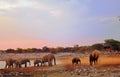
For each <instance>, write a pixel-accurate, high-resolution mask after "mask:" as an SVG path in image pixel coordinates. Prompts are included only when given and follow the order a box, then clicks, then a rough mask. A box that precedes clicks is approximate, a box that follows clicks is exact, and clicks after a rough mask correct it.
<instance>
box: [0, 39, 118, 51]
mask: <svg viewBox="0 0 120 77" xmlns="http://www.w3.org/2000/svg"><path fill="white" fill-rule="evenodd" d="M95 49H97V50H101V51H103V50H105V49H110V50H112V51H120V41H118V40H114V39H107V40H105V42H104V43H96V44H93V45H91V46H79V45H74V46H73V47H56V48H49V47H47V46H44V47H43V48H41V49H38V48H27V49H22V48H17V49H7V50H0V52H3V53H4V52H6V53H39V52H52V53H58V52H80V53H88V52H91V51H93V50H95Z"/></svg>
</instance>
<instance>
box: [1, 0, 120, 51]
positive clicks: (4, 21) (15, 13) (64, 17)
mask: <svg viewBox="0 0 120 77" xmlns="http://www.w3.org/2000/svg"><path fill="white" fill-rule="evenodd" d="M119 19H120V0H0V50H1V49H8V48H13V49H16V48H42V47H44V46H47V47H59V46H62V47H69V46H70V47H71V46H74V45H79V46H84V45H92V44H95V43H103V42H104V40H105V39H116V40H120V21H119Z"/></svg>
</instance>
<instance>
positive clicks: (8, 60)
mask: <svg viewBox="0 0 120 77" xmlns="http://www.w3.org/2000/svg"><path fill="white" fill-rule="evenodd" d="M15 62H16V60H14V59H12V58H10V59H7V60H6V65H5V68H7V67H8V68H13V66H14V64H15Z"/></svg>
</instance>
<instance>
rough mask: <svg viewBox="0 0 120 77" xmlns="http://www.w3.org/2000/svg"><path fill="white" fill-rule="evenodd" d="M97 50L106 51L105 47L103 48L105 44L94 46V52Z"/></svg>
mask: <svg viewBox="0 0 120 77" xmlns="http://www.w3.org/2000/svg"><path fill="white" fill-rule="evenodd" d="M95 49H97V50H103V49H104V46H103V44H100V43H98V44H93V45H92V50H95Z"/></svg>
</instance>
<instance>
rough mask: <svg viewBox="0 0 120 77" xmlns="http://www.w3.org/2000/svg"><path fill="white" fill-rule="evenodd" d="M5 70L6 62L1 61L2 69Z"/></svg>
mask: <svg viewBox="0 0 120 77" xmlns="http://www.w3.org/2000/svg"><path fill="white" fill-rule="evenodd" d="M3 68H5V61H0V69H3Z"/></svg>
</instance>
